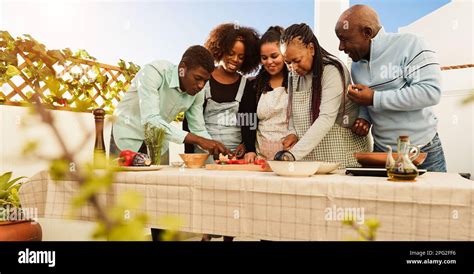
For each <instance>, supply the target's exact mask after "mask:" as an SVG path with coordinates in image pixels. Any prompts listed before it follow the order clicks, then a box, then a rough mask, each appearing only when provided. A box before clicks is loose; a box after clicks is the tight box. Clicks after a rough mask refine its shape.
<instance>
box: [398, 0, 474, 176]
mask: <svg viewBox="0 0 474 274" xmlns="http://www.w3.org/2000/svg"><path fill="white" fill-rule="evenodd" d="M473 15H474V2H473V1H466V0H453V1H452V2H450V3H448V4H446V5H444V6H442V7H441V8H439V9H437V10H435V11H434V12H432V13H430V14H428V15H426V16H424V17H422V18H420V19H419V20H417V21H415V22H413V23H412V24H410V25H408V26H405V27H402V28H400V29H399V32H400V33H415V34H417V35H420V36H421V37H423V38H424V39H425V41H426V42H427V43H428V45H429V46H430V47H432V48H433V49H434V50H435V51H436V53H437V56H438V60H439V63H440V64H441V66H452V65H463V64H472V63H474V29H473V26H474V25H473ZM442 77H443V95H442V99H441V102H440V104H439V105H437V106H436V107H435V108H434V109H435V112H436V114H437V116H438V119H439V124H438V131H439V133H440V136H441V141H442V142H443V147H444V150H445V154H446V160H447V165H448V171H450V172H470V173H471V174H472V176H474V104H470V105H466V106H462V105H461V104H460V102H461V101H462V100H463V99H464V98H465V97H466V96H468V95H469V93H470V92H474V91H473V90H474V69H472V68H470V69H456V70H446V71H443V72H442Z"/></svg>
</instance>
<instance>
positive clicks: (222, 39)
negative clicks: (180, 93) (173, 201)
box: [203, 24, 259, 241]
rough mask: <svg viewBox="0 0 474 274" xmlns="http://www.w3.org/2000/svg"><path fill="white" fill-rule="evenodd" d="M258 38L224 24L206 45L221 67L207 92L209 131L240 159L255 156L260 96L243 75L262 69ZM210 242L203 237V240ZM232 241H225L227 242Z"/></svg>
mask: <svg viewBox="0 0 474 274" xmlns="http://www.w3.org/2000/svg"><path fill="white" fill-rule="evenodd" d="M258 38H259V37H258V34H257V32H256V31H255V30H253V29H251V28H247V27H244V26H236V25H234V24H222V25H219V26H217V27H216V28H215V29H214V30H212V31H211V33H210V35H209V38H208V40H207V41H206V43H205V47H206V48H207V49H208V50H209V51H210V52H211V54H212V55H213V57H214V60H215V62H216V63H217V65H218V66H217V67H216V69H215V70H214V71H213V72H212V74H211V79H210V80H209V83H208V85H207V86H206V87H205V88H204V90H205V92H206V100H205V103H204V121H205V123H206V129H207V131H208V132H209V134H210V135H211V137H212V139H213V140H219V141H220V142H222V143H223V144H224V145H225V146H226V147H227V148H229V149H230V150H231V151H232V152H233V154H235V156H237V157H238V158H242V157H245V154H246V153H249V152H255V129H256V127H257V117H256V108H257V103H256V95H255V90H254V89H253V88H252V86H251V85H249V84H248V83H247V78H246V77H245V76H243V75H244V74H247V73H250V72H252V71H254V70H255V69H256V68H257V66H258V62H259V59H258ZM210 238H211V235H203V240H210ZM232 239H233V238H232V237H224V241H230V240H232Z"/></svg>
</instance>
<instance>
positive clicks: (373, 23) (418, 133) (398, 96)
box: [336, 5, 446, 172]
mask: <svg viewBox="0 0 474 274" xmlns="http://www.w3.org/2000/svg"><path fill="white" fill-rule="evenodd" d="M336 35H337V37H338V38H339V40H340V44H339V50H341V51H344V52H345V53H346V54H348V55H349V57H351V59H352V60H353V63H352V69H351V75H352V79H353V81H354V83H355V84H354V85H350V86H349V89H348V97H349V98H350V99H351V100H352V101H354V102H356V103H357V104H359V105H360V106H361V108H360V111H359V119H357V120H356V122H355V123H354V126H353V131H354V132H355V133H356V134H358V135H364V136H365V135H367V134H368V132H369V128H370V126H371V125H372V134H373V137H374V151H386V150H387V146H391V147H392V149H394V150H396V149H397V138H398V136H401V135H408V136H409V137H410V141H411V143H412V144H416V145H421V152H426V153H428V156H427V158H426V160H425V162H424V163H423V164H422V165H421V166H420V168H423V169H427V170H429V171H441V172H446V162H445V158H444V152H443V148H442V145H441V141H440V140H439V137H438V133H437V124H438V119H437V118H436V116H435V114H434V112H433V109H432V106H434V105H436V104H438V103H439V101H440V99H441V83H440V79H441V70H440V65H439V63H438V62H437V59H436V56H435V54H434V52H433V51H432V50H431V49H430V48H429V47H428V46H427V45H426V44H425V43H424V41H423V40H422V39H421V38H419V37H417V36H415V35H413V34H400V33H386V32H385V31H384V29H383V27H382V26H381V25H380V23H379V19H378V16H377V13H376V12H375V11H374V10H373V9H372V8H370V7H368V6H364V5H355V6H352V7H351V8H349V9H348V10H346V11H345V12H343V13H342V15H341V16H340V18H339V20H338V22H337V24H336Z"/></svg>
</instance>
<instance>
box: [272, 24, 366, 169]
mask: <svg viewBox="0 0 474 274" xmlns="http://www.w3.org/2000/svg"><path fill="white" fill-rule="evenodd" d="M281 47H282V52H284V57H285V62H286V63H287V64H289V66H290V68H291V71H292V72H291V73H290V79H289V80H288V82H289V88H288V89H289V92H290V103H289V109H288V111H289V114H290V115H289V116H290V117H291V123H292V124H293V126H294V129H295V131H296V134H297V136H298V139H299V141H298V142H297V143H296V145H294V146H293V148H291V149H290V150H289V151H288V152H285V153H278V155H277V156H278V157H277V158H286V159H288V158H292V160H307V161H327V162H338V163H340V164H341V165H340V167H341V168H344V167H346V166H358V163H357V161H356V159H355V158H354V156H353V154H354V153H355V152H360V151H369V142H368V139H367V137H361V136H358V135H356V134H354V133H352V131H351V127H352V125H353V123H354V121H355V119H356V118H357V116H358V113H359V111H358V106H357V105H356V104H355V103H353V102H352V101H350V100H348V99H347V94H346V92H345V90H346V87H347V86H348V85H349V84H350V82H351V80H350V74H349V72H348V70H347V68H346V67H345V66H344V65H343V64H342V63H341V62H340V60H338V59H337V58H336V57H335V56H333V55H331V54H330V53H328V52H327V51H325V50H324V49H323V48H322V47H320V46H319V43H318V40H317V39H316V36H315V35H314V34H313V32H312V30H311V28H310V27H309V26H308V25H306V24H295V25H292V26H290V27H289V28H287V29H286V30H285V33H284V34H283V37H282V43H281Z"/></svg>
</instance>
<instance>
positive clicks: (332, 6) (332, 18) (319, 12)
mask: <svg viewBox="0 0 474 274" xmlns="http://www.w3.org/2000/svg"><path fill="white" fill-rule="evenodd" d="M348 8H349V0H332V1H329V0H323V1H321V0H319V1H318V0H315V1H314V14H315V15H314V28H313V30H314V32H315V34H316V37H317V38H318V41H319V43H320V45H321V46H322V47H323V48H324V49H325V50H327V51H328V52H329V53H331V54H333V55H334V56H337V57H339V58H340V59H341V60H342V61H343V62H347V59H348V57H347V55H346V54H345V53H344V52H342V51H339V39H338V38H337V36H336V33H335V32H334V29H335V27H336V23H337V20H338V19H339V16H340V15H341V13H342V12H343V11H345V10H346V9H348Z"/></svg>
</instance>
